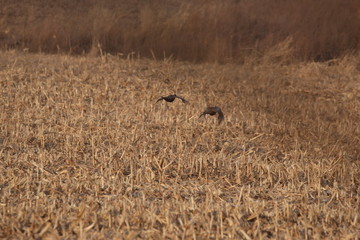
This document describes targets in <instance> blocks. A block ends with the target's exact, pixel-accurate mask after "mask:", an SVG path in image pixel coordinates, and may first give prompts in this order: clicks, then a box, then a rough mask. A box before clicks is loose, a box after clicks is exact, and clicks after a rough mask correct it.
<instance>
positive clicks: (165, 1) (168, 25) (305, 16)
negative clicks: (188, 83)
mask: <svg viewBox="0 0 360 240" xmlns="http://www.w3.org/2000/svg"><path fill="white" fill-rule="evenodd" d="M2 2H3V3H2V4H0V47H1V48H5V49H12V48H17V49H27V50H29V51H30V52H45V53H58V52H60V53H71V54H74V53H75V54H82V53H91V54H93V55H94V54H96V52H97V46H98V44H100V45H101V47H102V49H103V50H104V51H105V52H108V53H112V54H115V53H119V52H121V53H123V54H125V55H127V54H129V53H131V52H136V53H138V54H140V55H141V56H143V57H150V58H152V57H153V56H156V58H157V59H163V58H164V56H165V57H170V56H172V57H174V58H176V59H178V60H187V61H195V62H221V63H227V62H240V63H242V62H243V61H244V58H246V57H247V56H249V55H257V56H259V55H260V56H262V55H263V54H264V53H265V52H266V51H267V50H269V48H272V47H273V46H274V45H277V44H279V43H281V42H283V41H284V40H286V39H287V38H292V39H293V42H292V47H293V48H294V54H293V56H294V57H296V59H300V60H316V61H324V60H329V59H332V58H335V57H339V56H340V57H341V56H343V55H345V54H347V53H352V52H354V51H358V50H360V44H359V42H360V41H359V36H360V4H359V1H358V0H317V1H313V0H302V1H293V0H277V1H273V0H239V1H235V0H223V1H218V0H187V1H184V0H150V1H124V0H102V1H94V0H83V1H71V0H56V1H52V3H51V4H49V3H48V2H47V1H43V0H33V1H19V0H18V1H14V0H11V1H10V0H3V1H2Z"/></svg>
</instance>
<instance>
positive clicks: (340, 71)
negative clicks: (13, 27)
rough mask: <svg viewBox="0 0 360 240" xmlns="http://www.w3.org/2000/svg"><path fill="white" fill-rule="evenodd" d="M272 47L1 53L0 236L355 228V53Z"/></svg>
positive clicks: (229, 235)
mask: <svg viewBox="0 0 360 240" xmlns="http://www.w3.org/2000/svg"><path fill="white" fill-rule="evenodd" d="M277 52H279V49H278V50H277V51H275V53H274V52H273V53H271V52H269V53H268V55H267V57H264V58H257V59H250V58H249V59H248V60H247V61H246V62H245V63H244V64H242V65H231V64H227V65H215V64H205V63H204V64H198V65H194V64H190V63H184V62H177V61H173V60H170V59H165V60H163V61H152V60H146V59H136V58H134V57H133V56H129V57H128V58H121V57H116V56H111V55H103V56H101V57H85V56H77V57H74V56H62V55H45V54H27V53H21V52H16V51H7V52H1V53H0V86H1V87H0V89H1V98H0V103H1V104H0V107H1V115H0V126H1V132H0V237H1V238H5V239H359V231H360V228H359V203H360V198H359V191H360V189H359V186H360V180H359V179H360V171H359V170H360V169H359V146H360V139H359V136H360V129H359V122H360V121H359V120H360V117H359V113H360V98H359V96H360V95H359V94H360V85H359V84H360V82H359V77H360V66H359V60H360V58H359V56H347V57H343V58H339V59H334V60H331V61H329V62H323V63H315V62H309V63H293V64H283V62H282V61H279V58H278V56H277V55H276V53H277ZM274 54H275V55H274ZM285 61H286V59H285ZM172 93H177V94H179V95H180V96H183V97H185V98H186V99H188V100H189V101H190V103H189V104H183V103H182V102H181V101H174V102H173V103H166V102H159V103H157V104H155V102H156V100H157V99H158V98H159V96H163V95H168V94H172ZM208 105H218V106H220V107H221V108H222V109H223V111H224V114H225V121H224V122H223V123H222V124H221V125H217V124H216V123H217V122H216V118H213V117H211V116H210V117H209V116H207V117H206V118H205V119H202V118H201V119H199V118H198V117H199V115H200V113H201V112H202V111H203V109H204V108H205V107H206V106H208Z"/></svg>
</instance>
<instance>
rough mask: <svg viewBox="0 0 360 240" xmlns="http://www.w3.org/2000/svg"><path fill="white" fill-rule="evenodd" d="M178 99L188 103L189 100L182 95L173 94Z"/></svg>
mask: <svg viewBox="0 0 360 240" xmlns="http://www.w3.org/2000/svg"><path fill="white" fill-rule="evenodd" d="M175 96H176V97H177V98H178V99H180V100H181V101H182V102H183V103H188V102H189V101H188V100H186V99H185V98H183V97H180V96H177V95H175Z"/></svg>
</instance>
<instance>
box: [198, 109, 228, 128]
mask: <svg viewBox="0 0 360 240" xmlns="http://www.w3.org/2000/svg"><path fill="white" fill-rule="evenodd" d="M206 114H209V115H211V116H214V115H215V114H218V121H219V124H220V123H221V122H222V120H224V113H223V112H222V111H221V108H219V107H207V108H206V109H205V111H204V112H203V113H202V114H201V115H200V117H199V118H201V117H202V116H205V115H206Z"/></svg>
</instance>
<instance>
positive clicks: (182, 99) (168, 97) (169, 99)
mask: <svg viewBox="0 0 360 240" xmlns="http://www.w3.org/2000/svg"><path fill="white" fill-rule="evenodd" d="M175 98H178V99H180V100H181V101H182V102H183V103H188V102H189V101H188V100H186V99H185V98H182V97H180V96H177V95H176V94H173V95H169V96H166V97H160V98H159V99H158V100H157V101H156V102H159V101H161V100H165V101H167V102H173V101H174V100H175Z"/></svg>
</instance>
